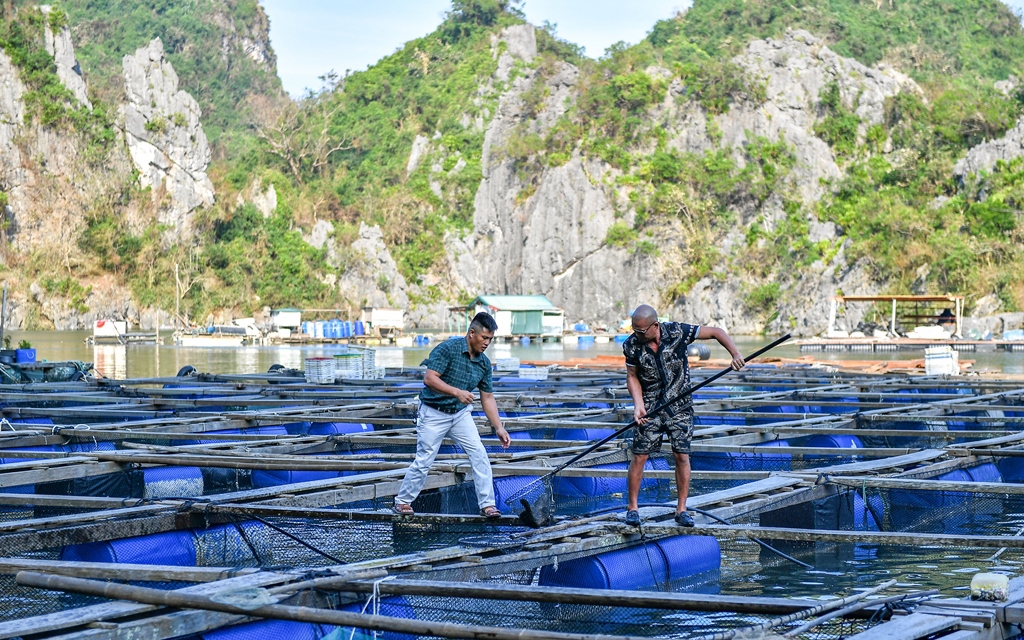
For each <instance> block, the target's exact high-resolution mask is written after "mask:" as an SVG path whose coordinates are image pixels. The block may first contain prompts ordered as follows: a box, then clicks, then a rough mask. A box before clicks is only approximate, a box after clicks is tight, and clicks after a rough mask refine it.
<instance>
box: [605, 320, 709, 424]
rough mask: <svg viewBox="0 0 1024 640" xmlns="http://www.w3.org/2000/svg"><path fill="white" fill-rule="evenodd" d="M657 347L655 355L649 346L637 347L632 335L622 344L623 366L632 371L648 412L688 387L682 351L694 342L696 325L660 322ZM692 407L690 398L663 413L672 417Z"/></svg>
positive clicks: (697, 328) (696, 331) (688, 382)
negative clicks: (631, 368)
mask: <svg viewBox="0 0 1024 640" xmlns="http://www.w3.org/2000/svg"><path fill="white" fill-rule="evenodd" d="M660 327H661V344H660V345H659V347H658V351H657V353H655V352H654V351H652V350H651V348H650V346H648V345H646V344H641V343H640V341H639V340H637V338H636V335H635V334H632V335H630V336H629V337H628V338H626V341H625V342H624V343H622V353H623V355H625V356H626V366H628V367H635V368H636V374H637V377H638V378H639V379H640V388H641V389H642V390H643V395H644V407H645V408H646V409H647V410H648V411H650V410H651V409H653V408H654V407H655V406H657V405H660V404H662V403H664V402H667V401H669V400H671V399H672V398H674V397H676V396H678V395H679V394H680V393H683V392H684V391H686V389H687V388H689V386H690V363H689V361H688V360H687V358H686V347H688V346H689V345H690V343H692V342H693V341H694V340H696V339H697V334H698V333H699V332H700V325H697V324H685V323H683V322H662V323H661V324H660ZM691 406H692V402H691V400H690V396H687V397H686V398H684V399H683V400H681V401H680V402H677V403H675V404H674V405H673V406H672V407H671V408H670V409H669V411H668V412H667V413H668V414H669V415H676V414H678V413H680V412H682V411H686V410H689V409H690V408H691Z"/></svg>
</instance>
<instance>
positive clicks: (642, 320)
mask: <svg viewBox="0 0 1024 640" xmlns="http://www.w3.org/2000/svg"><path fill="white" fill-rule="evenodd" d="M629 317H630V319H631V320H632V321H633V325H634V326H636V325H637V324H640V325H641V326H644V327H646V326H647V325H649V324H652V323H655V322H657V321H658V312H657V311H655V310H654V307H652V306H651V305H649V304H642V305H640V306H639V307H637V308H636V309H634V310H633V315H631V316H629Z"/></svg>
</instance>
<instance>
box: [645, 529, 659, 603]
mask: <svg viewBox="0 0 1024 640" xmlns="http://www.w3.org/2000/svg"><path fill="white" fill-rule="evenodd" d="M640 543H641V544H643V545H644V555H645V556H647V566H648V567H650V568H651V578H652V579H653V580H654V586H655V587H657V588H658V591H661V590H662V589H661V581H660V580H658V574H657V573H656V572H655V571H654V563H653V562H651V548H650V547H649V546H648V545H647V534H646V533H644V525H643V521H642V520H641V521H640Z"/></svg>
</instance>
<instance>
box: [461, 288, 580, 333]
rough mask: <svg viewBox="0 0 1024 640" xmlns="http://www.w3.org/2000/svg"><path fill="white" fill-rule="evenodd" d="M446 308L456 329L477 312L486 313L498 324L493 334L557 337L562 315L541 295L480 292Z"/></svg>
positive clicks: (466, 325)
mask: <svg viewBox="0 0 1024 640" xmlns="http://www.w3.org/2000/svg"><path fill="white" fill-rule="evenodd" d="M449 311H450V312H451V313H452V316H454V318H455V320H456V327H455V329H456V330H457V331H464V330H465V329H466V328H467V327H468V326H469V321H470V320H472V318H473V316H474V315H476V314H477V313H479V312H481V311H486V312H487V313H490V314H491V315H492V316H494V319H495V320H496V321H497V323H498V330H497V331H496V332H495V335H497V336H531V337H533V336H536V337H541V336H560V335H562V328H563V323H564V317H565V313H564V312H563V311H562V309H560V308H558V307H556V306H555V305H554V304H553V303H552V302H551V301H550V300H548V298H547V296H544V295H482V296H477V297H476V298H474V299H473V301H472V302H470V303H469V304H468V305H466V306H462V307H450V308H449Z"/></svg>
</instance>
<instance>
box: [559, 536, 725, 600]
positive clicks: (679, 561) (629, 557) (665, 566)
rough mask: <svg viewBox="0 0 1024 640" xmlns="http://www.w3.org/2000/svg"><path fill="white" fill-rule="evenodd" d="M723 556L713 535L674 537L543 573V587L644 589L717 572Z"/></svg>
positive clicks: (585, 559)
mask: <svg viewBox="0 0 1024 640" xmlns="http://www.w3.org/2000/svg"><path fill="white" fill-rule="evenodd" d="M721 564H722V553H721V549H720V548H719V546H718V540H716V539H715V538H714V537H711V536H673V537H671V538H663V539H661V540H656V541H654V542H648V543H646V544H640V545H637V546H633V547H628V548H625V549H618V550H616V551H609V552H607V553H602V554H598V555H596V556H588V557H585V558H576V559H573V560H568V561H566V562H560V563H559V564H558V569H557V570H556V569H555V567H554V565H547V566H545V567H543V568H541V570H540V582H539V584H541V585H542V586H557V587H575V588H583V589H645V588H650V587H653V586H655V585H660V584H664V583H666V582H675V581H678V580H682V579H685V578H690V577H693V576H697V575H699V574H702V573H706V572H709V571H715V570H718V569H719V568H720V567H721Z"/></svg>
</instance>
